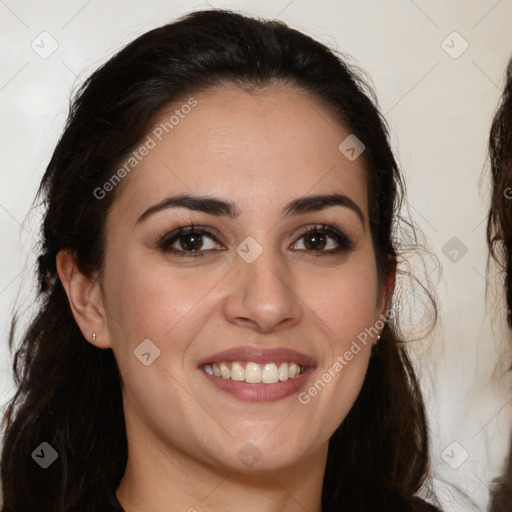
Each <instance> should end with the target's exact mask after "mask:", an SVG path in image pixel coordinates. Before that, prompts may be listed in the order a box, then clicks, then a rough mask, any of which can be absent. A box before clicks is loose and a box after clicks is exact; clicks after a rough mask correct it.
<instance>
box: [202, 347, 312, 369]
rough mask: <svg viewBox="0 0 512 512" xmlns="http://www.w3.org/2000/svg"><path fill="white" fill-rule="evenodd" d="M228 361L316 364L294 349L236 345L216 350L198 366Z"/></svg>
mask: <svg viewBox="0 0 512 512" xmlns="http://www.w3.org/2000/svg"><path fill="white" fill-rule="evenodd" d="M230 361H246V362H251V363H258V364H265V363H297V364H300V365H302V366H309V367H311V366H316V362H315V360H314V359H313V358H312V357H309V356H307V355H305V354H303V353H301V352H297V351H296V350H290V349H288V348H255V347H236V348H230V349H228V350H223V351H222V352H216V353H215V354H212V355H210V356H208V357H205V358H204V359H202V360H201V361H199V363H198V366H201V365H204V364H211V363H222V362H225V363H227V362H230Z"/></svg>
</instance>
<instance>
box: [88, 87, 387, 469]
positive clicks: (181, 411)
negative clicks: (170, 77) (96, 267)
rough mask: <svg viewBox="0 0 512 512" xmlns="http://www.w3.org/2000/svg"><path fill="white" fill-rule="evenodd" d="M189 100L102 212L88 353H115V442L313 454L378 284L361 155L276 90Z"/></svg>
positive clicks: (350, 383)
mask: <svg viewBox="0 0 512 512" xmlns="http://www.w3.org/2000/svg"><path fill="white" fill-rule="evenodd" d="M194 98H195V100H196V101H197V105H196V106H195V107H194V108H191V109H190V112H189V113H188V114H186V115H183V117H180V119H179V122H178V123H176V124H175V125H173V127H172V130H169V129H168V132H169V133H167V134H166V133H165V131H164V136H163V137H162V140H158V138H157V137H155V135H153V134H152V133H151V132H149V135H150V136H151V137H152V139H153V140H154V142H155V144H154V147H152V148H151V149H150V150H149V151H148V152H147V154H146V155H145V156H144V157H143V158H142V159H141V161H140V162H139V163H138V164H137V165H136V166H135V167H134V168H133V170H132V171H131V172H130V174H129V175H128V176H127V177H126V178H124V180H123V182H122V183H121V184H120V185H119V190H117V191H116V193H117V197H116V199H115V202H114V204H113V207H112V209H111V211H110V213H109V215H108V218H107V224H106V251H105V259H104V264H103V267H102V270H101V273H100V277H99V281H98V283H99V284H100V285H101V288H100V289H101V308H102V310H103V311H104V328H103V329H100V330H98V339H97V344H98V345H100V346H102V347H107V346H110V347H111V348H112V349H113V351H114V354H115V357H116V359H117V361H118V365H119V367H120V371H121V374H122V376H123V377H122V378H123V401H124V408H125V417H126V423H127V429H128V432H131V433H132V435H136V436H140V438H141V439H143V440H144V441H143V442H144V443H146V444H147V445H148V446H151V447H152V448H153V449H157V450H168V451H169V453H172V454H174V457H175V459H176V460H178V458H179V457H185V458H187V460H195V461H197V462H199V463H201V464H206V465H210V466H214V467H223V468H228V469H232V470H236V471H250V470H252V469H253V468H256V467H258V468H260V467H264V468H269V469H272V468H273V469H283V468H287V467H290V466H292V465H294V464H296V463H298V462H299V461H305V460H308V459H312V458H314V457H325V455H326V452H327V443H328V440H329V438H330V436H331V435H332V434H333V432H334V430H335V429H336V428H337V427H338V426H339V424H340V423H341V422H342V421H343V420H344V418H345V417H346V415H347V414H348V412H349V411H350V409H351V407H352V405H353V403H354V401H355V399H356V398H357V395H358V393H359V391H360V388H361V386H362V383H363V381H364V378H365V373H366V370H367V366H368V361H369V357H370V353H371V345H372V343H375V342H376V341H377V336H376V334H375V335H374V336H371V337H368V338H367V342H366V344H364V343H361V342H358V348H359V350H357V349H355V348H354V347H355V345H354V344H353V342H354V340H357V339H358V336H359V335H360V334H361V333H362V332H364V331H365V329H368V328H370V327H372V326H374V325H375V324H376V322H378V320H379V319H380V318H381V315H382V314H385V313H386V311H387V305H388V304H387V302H388V298H389V295H390V288H391V284H389V283H390V281H389V280H383V281H382V282H381V283H380V284H379V281H378V276H377V271H376V264H375V253H374V248H373V246H372V239H371V233H370V226H369V214H368V199H367V185H366V171H365V169H364V163H363V156H361V157H359V158H357V159H355V160H354V161H351V160H350V159H348V158H347V157H346V156H345V155H344V154H343V153H341V152H340V150H339V149H338V146H339V144H340V143H341V142H342V141H343V140H344V139H345V138H346V137H347V136H348V135H349V134H350V133H349V131H347V130H346V129H345V128H343V127H342V126H341V125H340V123H339V122H338V121H337V120H336V119H335V117H334V116H333V115H332V113H330V112H329V110H328V109H327V108H326V107H325V106H323V105H322V104H321V103H320V102H318V101H317V100H315V99H314V98H312V97H311V96H309V95H307V94H305V93H304V92H299V91H297V90H295V89H293V88H291V87H289V86H284V85H283V86H276V85H275V86H270V87H267V88H266V89H263V90H259V91H256V92H254V93H247V92H244V91H242V90H240V89H238V88H235V87H223V88H220V87H219V88H215V89H210V90H208V91H205V92H202V93H199V94H195V95H194ZM186 101H187V99H185V100H184V102H183V103H186ZM179 107H180V104H176V105H172V107H169V109H168V110H166V111H165V112H162V114H161V116H160V117H159V118H158V119H157V120H156V122H155V124H154V126H158V125H159V123H161V122H165V121H168V120H169V118H170V116H171V115H172V114H173V112H174V110H175V109H176V108H179ZM144 142H145V141H144V140H143V141H142V142H141V145H142V144H143V143H144ZM149 145H151V146H153V144H149ZM185 195H186V196H192V197H193V198H196V199H195V200H192V199H189V200H187V201H184V202H183V201H182V202H181V203H180V204H177V203H176V202H175V201H173V200H172V198H176V197H178V196H185ZM311 196H332V197H333V198H334V200H332V201H327V202H326V201H315V200H309V199H308V198H310V197H311ZM299 199H300V200H301V201H300V202H297V201H298V200H299ZM213 200H214V202H213V203H212V202H211V201H213ZM192 224H193V228H188V227H189V226H190V225H192ZM180 228H181V231H180ZM187 230H188V231H187ZM144 340H150V342H148V341H144ZM142 342H144V343H145V345H142V346H141V343H142ZM139 346H141V347H143V348H144V350H142V349H140V348H138V347H139ZM155 347H158V350H159V355H158V357H156V358H155V356H156V355H157V353H158V352H157V351H156V349H155ZM351 347H352V348H351ZM347 351H349V352H350V351H351V353H352V354H353V357H351V358H350V360H347V357H345V356H344V355H345V354H346V352H347ZM141 352H142V353H144V354H146V355H144V356H142V357H141ZM147 354H149V355H147ZM137 355H138V356H139V357H137ZM141 359H142V360H143V361H146V363H147V362H149V361H152V362H151V364H147V365H146V364H143V362H141ZM342 361H343V363H342ZM336 362H338V364H336ZM297 372H301V373H298V375H296V376H293V375H294V374H295V373H297ZM219 373H220V375H218V374H219ZM326 374H327V375H330V378H329V377H326V376H325V375H326ZM261 379H263V381H264V382H259V383H258V380H261ZM318 381H321V382H320V383H319V382H318ZM326 381H327V382H326ZM315 383H317V384H316V387H315ZM312 387H313V388H315V389H316V393H315V391H311V392H309V391H308V390H310V389H311V388H312ZM299 396H300V397H302V399H299ZM249 443H251V444H249ZM253 445H254V446H253ZM256 459H258V460H257V464H256ZM251 461H252V462H251ZM251 464H253V467H251Z"/></svg>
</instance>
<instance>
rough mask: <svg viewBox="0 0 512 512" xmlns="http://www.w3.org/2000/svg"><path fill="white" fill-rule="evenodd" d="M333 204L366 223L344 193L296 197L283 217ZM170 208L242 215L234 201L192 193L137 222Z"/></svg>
mask: <svg viewBox="0 0 512 512" xmlns="http://www.w3.org/2000/svg"><path fill="white" fill-rule="evenodd" d="M332 206H343V207H345V208H349V209H351V210H352V211H354V212H355V213H356V214H357V216H358V217H359V219H360V220H361V222H362V224H363V226H364V225H365V220H364V215H363V212H362V211H361V208H359V206H358V205H357V204H356V203H355V202H354V201H353V200H352V199H350V197H348V196H346V195H344V194H326V195H313V196H304V197H299V198H298V199H294V200H293V201H291V202H290V203H289V204H287V205H286V206H285V207H284V208H283V210H282V217H283V218H286V217H290V216H292V215H300V214H303V213H308V212H316V211H321V210H325V209H326V208H330V207H332ZM169 208H186V209H188V210H194V211H199V212H204V213H208V214H210V215H215V216H218V217H219V216H228V217H230V218H233V219H234V218H236V217H238V216H239V215H240V210H239V209H238V208H237V206H236V205H235V204H234V203H233V202H232V201H224V200H222V199H218V198H215V197H204V196H195V195H192V194H181V195H177V196H171V197H168V198H166V199H164V200H162V201H160V202H159V203H156V204H154V205H153V206H150V207H149V208H148V209H147V210H146V211H145V212H144V213H143V214H142V215H141V216H140V217H139V218H138V219H137V222H136V223H137V224H138V223H140V222H142V221H143V220H145V219H147V218H148V217H149V216H151V215H154V214H155V213H157V212H159V211H162V210H166V209H169Z"/></svg>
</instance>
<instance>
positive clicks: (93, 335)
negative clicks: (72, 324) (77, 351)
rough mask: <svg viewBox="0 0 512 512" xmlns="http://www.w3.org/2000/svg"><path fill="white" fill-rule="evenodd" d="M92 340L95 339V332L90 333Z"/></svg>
mask: <svg viewBox="0 0 512 512" xmlns="http://www.w3.org/2000/svg"><path fill="white" fill-rule="evenodd" d="M92 341H96V333H95V332H93V333H92Z"/></svg>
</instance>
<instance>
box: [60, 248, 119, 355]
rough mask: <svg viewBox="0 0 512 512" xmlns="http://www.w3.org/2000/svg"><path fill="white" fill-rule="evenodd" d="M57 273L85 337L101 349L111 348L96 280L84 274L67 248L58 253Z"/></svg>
mask: <svg viewBox="0 0 512 512" xmlns="http://www.w3.org/2000/svg"><path fill="white" fill-rule="evenodd" d="M57 272H58V274H59V277H60V280H61V283H62V286H63V287H64V290H65V291H66V294H67V296H68V300H69V305H70V307H71V311H72V312H73V316H74V318H75V321H76V323H77V324H78V327H79V328H80V330H81V331H82V334H83V335H84V338H85V339H86V340H87V341H89V343H91V344H92V345H94V346H96V347H98V348H110V338H109V335H108V329H107V322H106V314H105V310H104V308H103V298H102V294H101V288H100V285H99V282H98V280H97V278H90V277H88V276H86V275H84V274H82V272H80V270H79V269H78V266H77V263H76V258H75V255H74V254H73V253H72V252H71V251H70V250H68V249H63V250H61V251H59V253H58V254H57Z"/></svg>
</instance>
